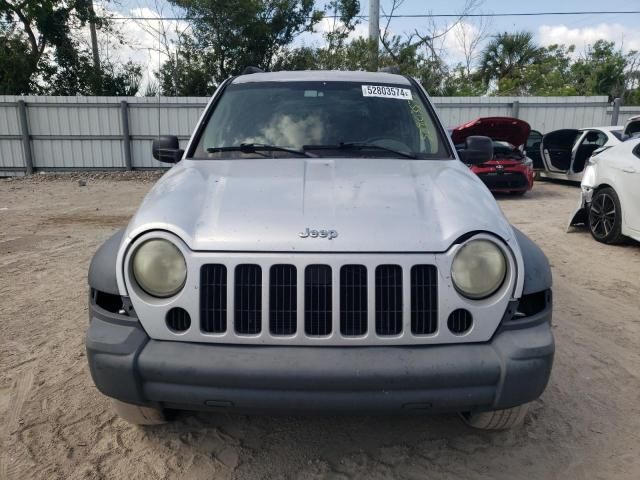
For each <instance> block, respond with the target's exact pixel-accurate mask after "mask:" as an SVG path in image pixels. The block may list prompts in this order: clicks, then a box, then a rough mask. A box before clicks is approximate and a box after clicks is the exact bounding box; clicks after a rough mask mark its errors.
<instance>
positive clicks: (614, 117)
mask: <svg viewBox="0 0 640 480" xmlns="http://www.w3.org/2000/svg"><path fill="white" fill-rule="evenodd" d="M621 105H622V99H621V98H614V99H613V111H612V112H611V126H614V127H615V126H616V125H618V118H619V117H620V106H621Z"/></svg>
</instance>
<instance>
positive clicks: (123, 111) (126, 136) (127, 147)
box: [120, 100, 133, 170]
mask: <svg viewBox="0 0 640 480" xmlns="http://www.w3.org/2000/svg"><path fill="white" fill-rule="evenodd" d="M120 117H121V121H122V147H123V150H124V166H125V167H126V169H127V170H131V169H132V168H133V167H132V165H131V135H130V133H129V104H128V103H127V101H126V100H122V101H121V102H120Z"/></svg>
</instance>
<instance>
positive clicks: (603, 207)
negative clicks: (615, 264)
mask: <svg viewBox="0 0 640 480" xmlns="http://www.w3.org/2000/svg"><path fill="white" fill-rule="evenodd" d="M589 231H590V232H591V235H592V236H593V238H595V239H596V240H597V241H598V242H602V243H608V244H613V243H619V242H620V240H622V209H621V207H620V199H619V198H618V194H617V193H616V192H615V190H614V189H613V188H610V187H605V188H602V189H600V190H598V191H596V192H595V194H594V195H593V198H592V199H591V205H590V206H589Z"/></svg>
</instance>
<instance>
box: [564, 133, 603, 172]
mask: <svg viewBox="0 0 640 480" xmlns="http://www.w3.org/2000/svg"><path fill="white" fill-rule="evenodd" d="M607 140H609V137H608V136H607V134H606V133H604V132H603V131H601V130H597V129H590V130H586V131H585V133H584V135H582V137H580V139H579V140H578V142H577V144H576V146H575V147H574V149H573V160H572V162H571V173H580V172H582V171H583V170H584V166H585V165H586V163H587V160H589V158H591V155H592V154H593V152H595V151H596V150H598V149H599V148H602V147H604V146H605V145H606V143H607Z"/></svg>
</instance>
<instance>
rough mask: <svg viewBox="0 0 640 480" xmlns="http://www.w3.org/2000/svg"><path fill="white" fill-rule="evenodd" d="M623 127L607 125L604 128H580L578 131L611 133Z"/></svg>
mask: <svg viewBox="0 0 640 480" xmlns="http://www.w3.org/2000/svg"><path fill="white" fill-rule="evenodd" d="M623 128H624V127H623V126H621V125H613V126H611V125H607V126H606V127H586V128H581V129H580V130H602V131H603V132H612V131H616V130H622V129H623Z"/></svg>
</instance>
